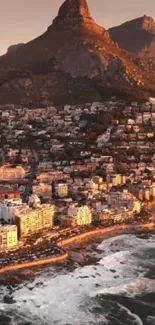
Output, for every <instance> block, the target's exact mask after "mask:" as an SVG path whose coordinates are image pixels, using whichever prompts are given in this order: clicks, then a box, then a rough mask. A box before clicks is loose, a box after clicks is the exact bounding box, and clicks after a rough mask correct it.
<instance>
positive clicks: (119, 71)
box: [0, 0, 155, 106]
mask: <svg viewBox="0 0 155 325" xmlns="http://www.w3.org/2000/svg"><path fill="white" fill-rule="evenodd" d="M143 67H144V64H141V63H140V62H135V58H133V57H132V56H131V55H129V54H127V53H126V52H125V51H123V50H121V49H120V48H119V46H118V45H117V44H116V43H115V42H113V41H112V40H111V38H110V35H109V33H108V32H107V31H106V30H105V29H104V28H103V27H101V26H98V25H97V24H96V22H95V21H94V19H93V18H92V17H91V15H90V12H89V8H88V5H87V1H86V0H66V1H65V2H64V3H63V4H62V6H61V7H60V9H59V12H58V15H57V17H56V18H55V19H54V20H53V23H52V24H51V25H50V26H49V27H48V29H47V31H46V32H45V33H43V34H42V35H41V36H39V37H38V38H36V39H34V40H32V41H30V42H29V43H27V44H24V45H23V46H21V47H19V48H16V51H9V52H8V53H6V54H5V55H3V56H1V57H0V102H3V103H5V102H14V103H22V104H24V105H29V106H30V105H31V106H33V105H49V104H50V103H55V104H64V103H75V102H85V101H92V100H101V99H103V98H105V97H107V96H111V95H119V96H122V95H123V96H124V95H125V94H126V93H127V94H128V93H129V94H130V95H131V94H135V95H136V96H137V94H139V93H140V96H141V94H142V93H143V92H144V90H148V88H151V89H154V88H153V87H154V84H155V82H154V79H153V78H154V77H155V73H154V77H153V75H152V69H151V75H150V71H149V70H148V69H147V71H146V67H145V71H144V69H143Z"/></svg>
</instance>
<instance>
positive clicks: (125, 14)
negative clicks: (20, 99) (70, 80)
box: [0, 0, 155, 55]
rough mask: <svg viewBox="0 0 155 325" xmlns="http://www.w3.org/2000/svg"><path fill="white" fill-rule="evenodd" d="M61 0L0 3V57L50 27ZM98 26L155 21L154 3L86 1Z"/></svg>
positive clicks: (141, 0) (146, 0)
mask: <svg viewBox="0 0 155 325" xmlns="http://www.w3.org/2000/svg"><path fill="white" fill-rule="evenodd" d="M62 3H63V0H26V1H25V0H0V4H1V10H0V55H2V54H4V53H6V51H7V48H8V47H9V46H10V45H13V44H17V43H26V42H28V41H30V40H31V39H33V38H35V37H37V36H39V35H41V34H42V33H43V32H44V31H46V29H47V27H48V26H49V25H51V23H52V21H53V18H54V17H55V16H56V15H57V12H58V9H59V7H60V5H61V4H62ZM88 4H89V7H90V11H91V14H92V16H93V17H94V18H95V20H96V21H97V23H98V24H100V25H102V26H104V27H105V28H109V27H112V26H116V25H119V24H121V23H123V22H125V21H127V20H130V19H133V18H136V17H140V16H143V15H144V14H146V15H148V16H151V17H152V18H154V19H155V1H154V0H130V1H129V0H88Z"/></svg>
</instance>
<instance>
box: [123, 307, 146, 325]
mask: <svg viewBox="0 0 155 325" xmlns="http://www.w3.org/2000/svg"><path fill="white" fill-rule="evenodd" d="M118 306H119V307H120V308H121V309H122V310H124V311H126V313H127V315H128V316H129V317H130V318H131V319H132V325H143V322H142V320H141V319H140V318H139V316H138V315H136V314H133V313H131V311H130V310H129V309H128V308H126V307H124V306H122V305H121V304H118Z"/></svg>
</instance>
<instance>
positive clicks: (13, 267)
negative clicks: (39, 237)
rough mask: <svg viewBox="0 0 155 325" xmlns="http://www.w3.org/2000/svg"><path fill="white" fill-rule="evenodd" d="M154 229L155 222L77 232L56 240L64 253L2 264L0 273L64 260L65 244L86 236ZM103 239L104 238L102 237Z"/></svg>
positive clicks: (131, 232)
mask: <svg viewBox="0 0 155 325" xmlns="http://www.w3.org/2000/svg"><path fill="white" fill-rule="evenodd" d="M154 230H155V223H152V222H150V223H141V224H136V225H120V226H118V225H117V226H111V227H107V228H98V229H95V230H92V231H88V232H86V233H83V234H79V235H76V236H73V237H70V238H67V239H64V240H59V241H58V242H57V246H58V247H60V248H63V250H64V253H63V254H61V255H59V256H52V257H47V258H44V259H40V260H37V261H30V262H26V263H21V264H20V263H19V264H16V265H8V266H4V267H2V268H1V269H0V274H3V273H6V272H12V271H16V270H20V269H26V268H31V267H35V266H41V265H47V264H55V263H58V262H63V261H64V260H66V259H67V258H68V257H69V255H68V252H67V246H68V245H70V244H74V242H78V241H79V242H81V241H84V240H85V239H88V238H92V239H93V237H95V236H97V235H98V236H102V235H103V237H104V236H106V238H107V237H108V236H109V235H111V236H115V235H117V236H118V235H121V234H124V233H128V234H133V233H134V234H135V233H138V232H147V233H148V232H152V231H154ZM103 239H104V238H103Z"/></svg>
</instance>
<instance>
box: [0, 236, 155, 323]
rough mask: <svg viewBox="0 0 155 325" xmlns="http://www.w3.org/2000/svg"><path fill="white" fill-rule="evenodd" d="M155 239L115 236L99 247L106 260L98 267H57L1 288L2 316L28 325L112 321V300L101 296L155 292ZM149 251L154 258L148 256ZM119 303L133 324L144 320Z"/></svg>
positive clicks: (0, 312)
mask: <svg viewBox="0 0 155 325" xmlns="http://www.w3.org/2000/svg"><path fill="white" fill-rule="evenodd" d="M154 239H155V237H154V236H152V237H150V238H149V239H147V240H146V239H141V238H137V237H136V236H135V235H122V236H118V237H114V238H110V239H107V240H105V241H104V242H103V243H102V244H101V245H99V247H98V252H99V255H100V261H99V262H98V263H97V264H96V265H90V266H85V267H83V268H82V267H78V268H77V269H76V270H75V271H74V272H70V273H66V271H65V270H64V271H60V270H59V271H56V269H54V267H51V268H48V269H47V271H46V272H44V273H43V274H42V276H39V277H37V278H36V279H35V281H33V282H32V283H28V284H23V285H22V286H20V287H18V288H17V289H16V290H15V291H12V293H10V291H8V290H7V289H6V288H1V291H0V296H1V302H0V303H1V304H0V316H1V315H2V314H4V313H5V314H7V315H12V317H13V316H14V315H16V322H15V323H13V322H12V323H10V324H11V325H14V324H16V325H18V324H20V325H21V324H22V325H25V324H26V323H24V322H25V319H27V323H28V322H29V324H30V325H31V324H33V325H44V324H45V325H46V324H48V325H86V324H87V325H94V324H95V325H98V324H107V323H108V322H109V318H108V313H109V310H110V307H109V306H111V303H110V305H109V306H108V307H107V306H106V304H103V305H101V304H100V302H99V300H98V297H99V296H104V299H105V298H106V299H107V302H108V299H112V298H109V296H111V297H112V296H118V295H119V296H124V297H130V298H134V297H137V296H141V295H147V294H150V293H155V280H154V279H151V278H149V277H147V273H148V270H149V267H148V263H149V261H150V255H149V254H151V259H152V262H153V259H154V260H155V254H152V253H150V251H151V250H153V252H154V253H155V240H154ZM146 251H147V252H148V253H147V255H146V256H147V258H148V260H149V261H147V258H146V259H145V260H144V259H143V256H144V252H146ZM56 272H58V273H56ZM52 274H53V275H52ZM6 295H7V296H8V295H9V296H10V297H11V298H12V300H13V303H12V304H8V303H6V302H5V301H4V299H3V298H4V296H6ZM110 301H111V300H110ZM116 306H117V309H119V310H120V309H122V313H125V312H126V314H128V317H130V318H131V319H132V318H133V319H134V322H135V323H134V322H133V323H132V324H140V325H141V324H143V323H142V322H141V319H140V318H139V316H138V315H136V314H135V313H133V312H131V311H130V309H129V310H128V308H127V307H126V306H125V307H124V306H123V304H122V303H120V304H118V302H117V303H116V302H115V308H116ZM123 308H124V309H123ZM17 316H18V317H19V322H18V321H17ZM14 317H15V316H14ZM148 317H149V315H148ZM151 317H154V315H153V316H151ZM118 318H119V314H118ZM21 319H22V320H23V321H21ZM151 321H152V318H151ZM109 324H110V323H109ZM126 324H128V323H126Z"/></svg>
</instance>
